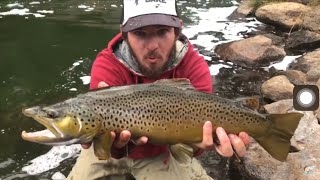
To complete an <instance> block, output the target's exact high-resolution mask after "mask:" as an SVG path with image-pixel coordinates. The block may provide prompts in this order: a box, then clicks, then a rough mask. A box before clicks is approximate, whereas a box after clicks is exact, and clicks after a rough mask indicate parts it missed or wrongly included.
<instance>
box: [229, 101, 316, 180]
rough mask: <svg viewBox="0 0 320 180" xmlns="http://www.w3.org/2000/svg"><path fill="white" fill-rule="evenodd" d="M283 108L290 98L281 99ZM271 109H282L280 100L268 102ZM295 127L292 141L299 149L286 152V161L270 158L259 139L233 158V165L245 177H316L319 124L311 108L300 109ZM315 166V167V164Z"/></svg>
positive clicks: (301, 179)
mask: <svg viewBox="0 0 320 180" xmlns="http://www.w3.org/2000/svg"><path fill="white" fill-rule="evenodd" d="M280 104H285V106H286V108H285V109H292V107H290V102H289V100H284V101H282V102H281V103H280ZM273 105H274V106H275V107H270V109H272V110H270V111H269V112H270V113H282V112H283V110H280V111H277V107H279V102H276V103H272V104H270V105H269V106H273ZM303 113H304V117H303V118H302V119H301V121H300V123H299V125H298V128H297V130H296V131H295V133H294V136H293V138H292V141H294V142H295V143H296V144H299V145H301V147H300V151H298V152H292V153H289V155H288V157H287V160H286V161H285V162H280V161H277V160H275V159H273V158H272V157H271V156H270V155H269V154H268V153H267V152H266V151H265V150H264V149H263V148H262V147H261V146H260V145H259V144H258V143H256V142H255V141H253V143H251V144H250V146H249V148H248V151H247V154H246V156H245V157H244V158H243V161H242V163H239V162H237V161H235V160H233V161H232V165H233V166H234V167H236V168H237V170H238V172H239V173H241V174H242V175H243V176H244V179H246V178H247V179H288V180H289V179H298V180H304V179H310V180H316V179H318V178H319V175H320V168H318V166H319V165H318V164H319V161H320V149H319V148H318V147H319V145H320V139H319V138H317V137H320V131H319V130H320V125H318V124H315V121H316V118H315V116H314V115H313V113H312V112H310V111H308V112H303ZM314 166H316V168H314Z"/></svg>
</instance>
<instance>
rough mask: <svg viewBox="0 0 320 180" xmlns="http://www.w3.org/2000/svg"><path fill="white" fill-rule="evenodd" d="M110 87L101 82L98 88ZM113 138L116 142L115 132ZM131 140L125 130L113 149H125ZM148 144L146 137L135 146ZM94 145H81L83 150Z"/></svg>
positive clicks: (141, 138) (136, 142)
mask: <svg viewBox="0 0 320 180" xmlns="http://www.w3.org/2000/svg"><path fill="white" fill-rule="evenodd" d="M107 86H109V85H108V84H107V83H105V82H103V81H101V82H100V83H99V84H98V88H103V87H107ZM111 137H112V140H113V141H114V140H115V139H116V133H115V132H113V131H112V132H111ZM130 138H131V133H130V131H128V130H123V131H122V132H121V133H120V135H119V138H117V139H116V141H114V142H113V145H112V146H113V147H115V148H118V149H121V148H123V147H125V146H126V145H127V144H128V142H129V141H130ZM147 142H148V138H147V137H145V136H142V137H140V138H139V139H137V140H136V141H135V142H134V144H135V145H143V144H146V143H147ZM91 144H92V143H85V144H81V146H82V148H84V149H89V148H90V146H91Z"/></svg>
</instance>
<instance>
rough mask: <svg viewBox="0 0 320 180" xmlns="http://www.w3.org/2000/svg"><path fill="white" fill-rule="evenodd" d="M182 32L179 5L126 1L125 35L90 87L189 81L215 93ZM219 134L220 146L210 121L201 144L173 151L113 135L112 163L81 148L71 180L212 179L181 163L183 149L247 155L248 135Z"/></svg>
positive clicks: (102, 60)
mask: <svg viewBox="0 0 320 180" xmlns="http://www.w3.org/2000/svg"><path fill="white" fill-rule="evenodd" d="M181 29H182V21H181V19H180V18H179V17H178V15H177V10H176V2H175V0H135V1H133V0H124V1H123V18H122V21H121V25H120V30H121V33H120V34H118V35H117V36H116V37H115V38H113V39H112V40H111V41H110V42H109V44H108V47H107V48H106V49H104V50H102V52H100V53H99V55H98V56H97V58H96V60H95V62H94V64H93V66H92V71H91V83H90V88H91V89H95V88H100V87H105V86H117V85H127V84H138V83H151V82H154V81H156V80H159V79H165V78H167V79H170V78H187V79H189V80H190V81H191V83H192V85H193V86H194V87H195V88H196V89H197V90H199V91H203V92H207V93H211V92H212V82H211V75H210V73H209V69H208V65H207V63H206V62H205V61H204V59H203V57H202V56H200V55H199V54H198V53H197V52H196V51H194V50H193V47H192V45H191V44H190V42H189V41H188V39H187V38H186V37H185V36H184V35H182V34H181ZM216 134H217V137H218V139H219V142H220V145H216V144H214V143H213V139H212V124H211V123H210V122H206V123H205V124H204V126H203V141H202V142H201V143H197V144H192V145H188V146H187V145H181V146H175V147H178V148H172V147H174V146H172V147H171V148H170V147H168V146H167V145H155V144H149V143H148V137H141V138H139V139H137V140H130V137H131V134H130V132H129V131H127V130H125V131H122V132H121V133H120V134H119V135H117V136H116V135H115V134H114V133H113V134H112V136H113V138H114V139H115V140H114V143H113V145H112V150H111V154H112V157H113V158H112V159H111V160H106V161H104V160H98V159H97V158H96V157H95V155H94V153H93V149H92V148H91V147H90V144H83V145H82V147H83V148H84V149H83V150H82V151H81V154H80V157H79V158H78V160H77V163H76V164H75V166H74V167H73V169H72V172H71V173H70V175H69V176H68V179H76V180H78V179H99V178H103V177H108V176H109V177H110V176H111V175H117V178H118V179H125V177H124V176H122V175H123V174H125V173H130V174H132V175H133V176H134V177H135V178H136V179H160V178H161V179H211V178H210V177H209V176H208V175H207V174H206V172H205V171H204V169H203V168H202V167H201V165H200V164H199V162H198V161H197V160H196V159H195V158H193V156H192V155H191V157H190V156H187V155H186V156H184V160H181V159H180V158H179V156H180V155H181V151H179V149H180V150H181V149H183V150H185V152H187V153H186V154H190V153H188V152H191V154H192V153H193V155H194V156H196V155H197V154H200V153H201V152H202V150H216V151H217V152H218V153H219V154H221V155H222V156H225V157H230V156H232V155H233V152H234V151H235V152H236V153H237V154H238V155H239V156H244V154H245V152H246V148H245V145H247V144H249V137H248V135H247V134H246V133H244V132H242V133H240V134H239V136H237V135H233V134H229V135H227V134H226V132H225V131H224V130H223V129H222V128H221V127H218V128H217V129H216ZM168 138H170V137H168ZM174 149H178V150H174ZM177 155H178V156H177ZM181 156H183V155H181ZM185 157H187V158H185ZM188 157H189V158H188ZM113 178H115V176H114V177H113Z"/></svg>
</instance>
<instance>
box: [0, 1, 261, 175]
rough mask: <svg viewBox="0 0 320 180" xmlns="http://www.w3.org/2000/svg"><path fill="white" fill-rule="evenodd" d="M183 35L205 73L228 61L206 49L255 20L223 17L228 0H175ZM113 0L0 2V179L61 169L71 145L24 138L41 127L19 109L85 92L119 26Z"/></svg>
mask: <svg viewBox="0 0 320 180" xmlns="http://www.w3.org/2000/svg"><path fill="white" fill-rule="evenodd" d="M178 2H179V3H178V6H179V9H180V12H181V16H182V19H183V21H184V29H183V33H184V34H186V35H187V36H188V37H189V38H190V39H191V42H192V43H193V44H194V45H195V48H198V49H199V51H200V53H201V54H202V55H204V57H205V59H206V60H207V62H208V63H209V64H210V71H211V74H212V75H217V74H218V73H219V69H220V68H227V69H228V68H231V67H232V64H228V63H220V61H214V60H213V58H212V57H213V56H214V53H212V49H213V48H214V47H215V46H216V45H217V44H220V43H223V42H228V41H233V40H238V39H242V38H244V37H243V35H244V33H248V32H251V31H255V30H256V28H257V27H259V26H261V24H260V23H259V22H257V21H256V20H255V19H253V18H249V19H246V20H243V21H229V20H227V18H226V17H227V16H228V15H229V14H231V13H232V12H233V11H234V10H235V9H236V7H237V4H238V3H237V2H236V1H229V0H188V1H178ZM120 8H121V3H120V0H118V1H114V0H104V1H103V0H86V1H85V0H64V1H62V0H43V1H32V0H1V1H0V142H1V145H0V179H1V180H2V179H3V180H4V179H6V180H9V179H52V178H55V177H59V175H61V174H60V173H62V174H64V175H67V174H68V173H69V171H70V169H71V168H72V165H73V164H74V163H75V158H76V155H77V153H78V152H79V146H69V147H54V148H52V149H51V147H49V146H45V145H39V144H35V143H30V142H25V141H23V140H22V139H21V138H20V134H21V131H22V130H26V131H34V130H40V129H42V128H43V127H42V126H41V125H39V124H37V123H35V122H34V121H33V120H31V119H30V118H26V117H24V116H23V115H22V114H21V109H22V108H24V107H27V106H32V105H36V104H48V103H54V102H57V101H59V100H62V99H65V98H68V97H72V96H74V95H76V94H78V93H81V92H86V91H87V90H88V88H89V86H88V84H89V82H90V67H91V64H92V62H93V60H94V58H95V56H96V55H97V53H98V52H99V51H100V50H102V49H103V48H105V47H106V46H107V43H108V41H109V40H111V38H112V37H113V36H114V35H116V34H117V33H118V32H119V17H120Z"/></svg>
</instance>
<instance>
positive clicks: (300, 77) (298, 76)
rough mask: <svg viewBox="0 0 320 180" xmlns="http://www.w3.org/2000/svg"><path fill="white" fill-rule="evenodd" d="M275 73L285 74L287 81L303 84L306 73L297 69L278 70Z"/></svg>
mask: <svg viewBox="0 0 320 180" xmlns="http://www.w3.org/2000/svg"><path fill="white" fill-rule="evenodd" d="M277 75H284V76H286V77H287V78H288V79H289V81H290V82H291V83H292V84H294V85H303V84H306V81H307V75H306V74H305V73H303V72H301V71H298V70H287V71H282V72H278V73H277Z"/></svg>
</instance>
